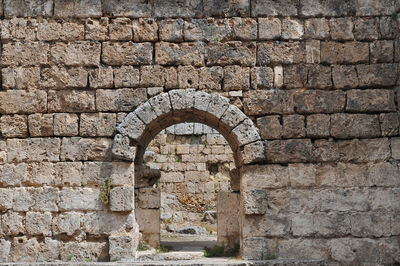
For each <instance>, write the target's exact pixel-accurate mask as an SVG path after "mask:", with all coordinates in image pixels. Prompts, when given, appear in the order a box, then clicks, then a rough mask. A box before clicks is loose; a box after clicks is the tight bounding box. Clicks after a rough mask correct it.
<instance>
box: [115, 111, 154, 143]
mask: <svg viewBox="0 0 400 266" xmlns="http://www.w3.org/2000/svg"><path fill="white" fill-rule="evenodd" d="M154 108H155V107H154ZM145 126H146V125H145V124H144V123H143V122H142V121H141V120H140V119H139V117H137V115H136V114H135V113H134V112H131V113H129V114H128V115H127V116H126V117H125V119H124V121H123V122H122V123H121V124H119V126H118V127H117V131H118V132H119V133H121V134H122V135H124V136H128V137H129V138H131V139H133V140H135V141H136V140H138V139H139V137H140V136H142V134H143V133H144V130H145Z"/></svg>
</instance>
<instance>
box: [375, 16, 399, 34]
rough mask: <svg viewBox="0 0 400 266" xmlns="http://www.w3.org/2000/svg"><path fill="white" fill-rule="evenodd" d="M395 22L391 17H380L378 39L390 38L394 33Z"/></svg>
mask: <svg viewBox="0 0 400 266" xmlns="http://www.w3.org/2000/svg"><path fill="white" fill-rule="evenodd" d="M395 32H396V22H395V21H394V20H393V19H392V18H391V17H380V19H379V34H380V35H379V37H380V39H392V38H394V37H395V35H396V33H395Z"/></svg>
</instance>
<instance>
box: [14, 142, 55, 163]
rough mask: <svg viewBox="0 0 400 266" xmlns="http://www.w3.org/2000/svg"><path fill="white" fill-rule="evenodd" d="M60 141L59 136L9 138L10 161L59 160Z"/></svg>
mask: <svg viewBox="0 0 400 266" xmlns="http://www.w3.org/2000/svg"><path fill="white" fill-rule="evenodd" d="M60 143H61V141H60V139H58V138H31V139H8V140H7V150H8V154H7V158H8V162H10V163H11V162H13V163H17V162H23V161H28V162H29V161H31V162H41V161H49V162H57V161H59V160H60V158H59V156H60Z"/></svg>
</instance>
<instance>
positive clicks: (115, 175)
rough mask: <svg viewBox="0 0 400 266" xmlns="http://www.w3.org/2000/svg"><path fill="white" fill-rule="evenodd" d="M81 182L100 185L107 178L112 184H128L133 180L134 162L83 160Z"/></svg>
mask: <svg viewBox="0 0 400 266" xmlns="http://www.w3.org/2000/svg"><path fill="white" fill-rule="evenodd" d="M83 174H84V176H83V182H82V183H83V184H89V185H90V184H95V185H102V184H103V183H104V181H105V180H106V179H107V178H110V179H111V184H112V185H114V186H120V185H129V184H132V183H133V181H134V179H133V178H134V164H132V163H131V162H85V164H84V167H83Z"/></svg>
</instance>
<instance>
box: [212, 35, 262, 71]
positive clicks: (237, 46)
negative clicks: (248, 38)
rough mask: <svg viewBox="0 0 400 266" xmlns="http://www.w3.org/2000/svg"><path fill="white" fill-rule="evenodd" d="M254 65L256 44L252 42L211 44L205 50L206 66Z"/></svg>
mask: <svg viewBox="0 0 400 266" xmlns="http://www.w3.org/2000/svg"><path fill="white" fill-rule="evenodd" d="M255 63H256V44H255V43H254V42H249V43H247V42H239V41H231V42H226V43H211V44H210V45H209V46H208V48H207V66H214V65H220V66H226V65H241V66H254V65H255Z"/></svg>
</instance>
